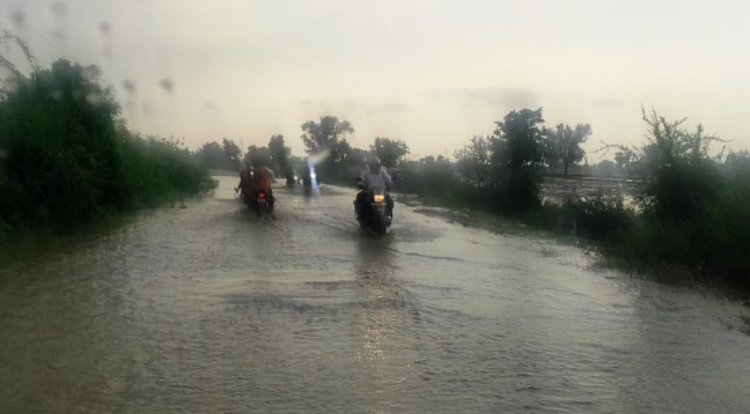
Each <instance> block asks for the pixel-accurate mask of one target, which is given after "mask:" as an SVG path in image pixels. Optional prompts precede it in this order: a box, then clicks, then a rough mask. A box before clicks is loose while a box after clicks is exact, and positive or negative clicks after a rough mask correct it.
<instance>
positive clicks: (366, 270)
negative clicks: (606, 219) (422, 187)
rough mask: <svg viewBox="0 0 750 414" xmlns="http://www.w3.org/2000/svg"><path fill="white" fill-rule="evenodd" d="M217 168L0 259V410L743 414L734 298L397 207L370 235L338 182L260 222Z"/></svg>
mask: <svg viewBox="0 0 750 414" xmlns="http://www.w3.org/2000/svg"><path fill="white" fill-rule="evenodd" d="M220 181H221V187H220V188H219V189H218V190H217V192H216V194H215V195H214V196H213V197H207V198H205V199H202V200H196V201H192V202H188V205H187V208H184V209H180V208H165V209H160V210H157V211H154V212H150V213H144V214H142V215H140V216H138V217H137V218H135V219H133V220H132V221H131V222H130V223H129V224H127V225H124V226H121V227H119V228H117V229H114V230H110V231H108V232H106V233H104V234H100V235H98V236H96V237H86V238H84V239H82V240H74V241H71V240H68V239H66V242H65V243H64V244H65V245H62V246H54V247H48V248H45V249H42V251H37V252H34V254H33V255H32V254H28V253H27V254H18V255H17V257H15V258H13V259H7V258H6V259H5V261H4V263H3V264H2V265H0V412H2V413H70V412H73V413H79V412H83V413H248V412H258V413H276V412H319V413H416V412H424V413H455V412H472V413H474V412H476V413H481V412H531V413H537V412H539V413H541V412H569V413H581V412H594V413H631V412H632V413H646V412H659V413H671V412H675V413H680V412H685V413H738V412H750V337H748V336H747V335H746V334H744V333H743V332H742V328H741V318H740V317H741V315H743V313H744V314H747V313H749V312H748V311H749V310H748V309H746V308H744V307H742V306H741V305H738V304H736V303H733V302H731V301H728V300H724V299H720V298H717V297H716V296H715V295H709V294H704V293H701V292H700V291H699V290H696V289H688V288H680V287H670V286H664V285H660V284H656V283H653V282H649V281H647V280H644V279H642V278H636V277H630V276H627V275H623V274H621V273H618V272H615V271H607V270H601V269H596V268H594V267H591V266H590V264H591V260H592V259H591V258H590V257H589V256H588V255H586V254H585V253H584V252H582V251H581V250H580V249H577V248H575V247H574V246H571V245H570V243H569V242H568V243H567V244H565V243H562V242H558V241H555V240H552V239H549V238H545V237H543V236H539V235H534V234H525V233H518V232H516V233H514V234H494V233H491V232H487V231H484V230H481V229H474V228H467V227H462V226H460V225H455V224H451V223H449V222H446V221H444V220H442V219H440V218H437V217H428V216H425V215H422V214H418V213H417V212H415V211H414V210H413V209H411V208H409V207H406V206H403V205H399V204H397V206H396V216H395V222H394V227H393V229H392V233H391V234H390V235H389V236H387V237H386V238H384V239H381V240H376V239H372V238H370V237H368V236H366V235H365V234H363V233H362V232H361V231H360V230H359V229H358V228H357V227H356V225H355V224H354V221H353V217H352V216H353V213H352V199H353V194H350V193H346V192H344V191H343V190H337V191H334V190H330V191H328V194H324V195H323V196H321V197H317V198H310V199H308V198H305V197H303V196H302V195H301V194H300V195H298V194H296V193H293V192H289V191H287V190H277V198H278V203H277V217H278V220H276V221H261V222H257V221H256V220H255V219H254V217H252V216H251V215H249V214H247V212H246V211H245V210H243V209H242V207H241V205H240V203H239V202H238V201H237V200H236V199H235V198H234V194H233V192H232V190H231V186H232V185H233V184H235V182H234V181H235V180H234V179H231V178H221V179H220ZM32 256H33V258H34V260H32Z"/></svg>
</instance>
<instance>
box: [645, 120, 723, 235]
mask: <svg viewBox="0 0 750 414" xmlns="http://www.w3.org/2000/svg"><path fill="white" fill-rule="evenodd" d="M642 112H643V121H644V122H646V125H647V126H648V129H649V134H648V135H647V139H648V141H647V142H646V144H645V145H643V147H642V148H640V150H639V151H638V152H637V153H636V154H635V157H636V160H637V162H638V163H639V164H640V165H641V174H642V178H643V187H642V189H641V194H640V196H639V200H640V202H641V204H642V207H643V209H644V211H646V212H652V213H654V214H655V215H656V217H657V218H659V219H660V220H662V221H673V220H674V221H681V220H688V219H690V220H697V219H703V218H705V216H706V206H707V205H708V203H709V202H710V201H711V200H712V198H713V197H714V196H715V194H716V187H717V185H718V184H717V182H718V171H717V167H716V163H715V160H713V159H712V158H711V156H710V149H711V146H712V145H713V144H715V143H716V142H720V141H721V140H720V139H719V138H717V137H715V136H711V135H705V134H704V132H703V126H702V125H698V127H697V128H696V130H695V132H690V131H687V130H686V129H684V128H683V127H682V124H683V123H684V121H685V120H684V119H682V120H680V121H673V122H668V121H667V120H666V119H665V118H664V117H661V116H659V115H658V114H657V113H656V111H655V110H653V109H652V110H651V112H650V113H647V112H646V111H645V109H642Z"/></svg>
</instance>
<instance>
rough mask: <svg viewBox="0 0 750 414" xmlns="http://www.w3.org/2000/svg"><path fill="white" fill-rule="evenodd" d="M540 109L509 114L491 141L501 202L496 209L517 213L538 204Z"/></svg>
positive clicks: (540, 153)
mask: <svg viewBox="0 0 750 414" xmlns="http://www.w3.org/2000/svg"><path fill="white" fill-rule="evenodd" d="M542 122H544V119H543V118H542V108H539V109H537V110H531V109H522V110H520V111H511V112H510V113H508V114H507V115H505V118H504V119H503V121H501V122H495V125H496V126H497V128H496V129H495V132H494V134H493V136H492V138H491V143H492V157H491V160H492V170H493V175H494V177H493V178H494V179H495V180H496V181H497V184H498V186H499V189H500V191H501V194H502V196H503V199H502V200H501V205H500V206H499V207H501V208H504V209H508V210H519V209H524V208H528V207H531V206H533V205H535V204H538V203H539V187H540V185H541V178H540V176H539V172H538V169H539V167H540V166H541V163H542V160H543V156H542V137H543V135H542V129H541V127H540V126H539V125H540V124H541V123H542Z"/></svg>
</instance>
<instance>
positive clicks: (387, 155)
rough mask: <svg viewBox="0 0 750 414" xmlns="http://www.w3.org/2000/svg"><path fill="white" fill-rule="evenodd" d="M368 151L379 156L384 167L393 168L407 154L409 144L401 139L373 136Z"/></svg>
mask: <svg viewBox="0 0 750 414" xmlns="http://www.w3.org/2000/svg"><path fill="white" fill-rule="evenodd" d="M370 151H371V152H372V153H373V154H374V155H376V156H377V157H378V158H380V162H381V163H382V164H383V165H384V166H385V167H387V168H394V167H398V165H399V164H400V163H401V161H402V160H403V158H404V157H405V156H407V155H408V154H409V146H408V145H406V143H405V142H404V141H401V140H394V139H390V138H375V142H374V143H373V144H372V145H370Z"/></svg>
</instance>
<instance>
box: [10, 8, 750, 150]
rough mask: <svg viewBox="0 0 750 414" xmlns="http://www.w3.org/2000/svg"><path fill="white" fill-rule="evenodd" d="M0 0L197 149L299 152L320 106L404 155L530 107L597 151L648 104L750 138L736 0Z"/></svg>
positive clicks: (36, 47)
mask: <svg viewBox="0 0 750 414" xmlns="http://www.w3.org/2000/svg"><path fill="white" fill-rule="evenodd" d="M0 12H1V13H2V16H0V18H1V20H0V27H1V28H3V29H7V30H10V31H12V32H14V33H17V34H19V35H20V36H22V37H23V38H25V39H27V40H28V42H29V43H30V44H31V46H32V49H33V51H34V52H35V54H36V55H37V56H38V57H39V58H40V60H41V61H42V62H43V63H49V62H51V61H52V60H54V59H56V58H60V57H65V58H68V59H71V60H75V61H77V62H80V63H83V64H90V63H94V64H97V65H100V66H101V67H102V69H103V72H104V78H105V80H106V81H107V82H109V83H111V84H112V85H114V86H115V87H116V89H117V91H118V96H119V98H120V101H121V102H122V103H123V106H124V109H123V115H124V116H125V117H126V118H127V119H128V121H129V125H130V126H131V127H132V128H133V129H135V130H138V131H141V132H144V133H152V134H160V135H167V136H176V137H185V140H186V142H187V144H188V145H189V146H190V147H193V148H195V147H197V146H199V145H200V144H202V143H203V142H206V141H211V140H216V139H218V138H220V137H222V136H227V137H231V138H233V139H235V140H236V141H237V142H238V143H239V142H240V141H242V143H244V145H245V146H248V145H250V144H265V143H266V142H267V141H268V138H269V137H270V136H271V135H272V134H278V133H281V134H283V135H284V136H285V137H286V139H287V142H288V143H289V144H290V145H291V146H292V147H293V149H294V150H295V152H296V153H298V154H299V153H300V152H301V150H302V145H301V142H300V139H299V135H300V128H299V126H300V124H302V123H303V122H304V121H307V120H309V119H317V118H318V117H319V116H321V115H326V114H330V115H336V116H338V117H340V118H344V119H347V120H349V121H350V122H351V123H352V125H353V126H354V128H355V130H356V133H355V134H354V136H353V137H351V139H350V140H351V141H352V143H353V144H354V145H357V146H362V147H365V146H367V145H369V143H370V142H372V140H373V139H374V138H375V137H376V136H388V137H393V138H400V139H404V140H405V141H407V142H408V144H409V145H410V146H411V148H412V152H413V154H414V156H415V157H419V156H423V155H428V154H447V155H450V154H452V153H453V151H454V150H455V149H456V148H458V147H460V146H462V145H463V144H464V143H465V142H467V141H468V140H469V139H470V138H471V136H472V135H478V134H481V135H484V134H488V133H490V132H492V130H493V128H494V125H493V121H496V120H499V119H501V118H502V116H503V115H504V114H505V113H507V112H508V111H509V110H511V109H520V108H522V107H530V108H536V107H540V106H541V107H543V108H544V117H545V119H546V120H547V123H548V124H549V125H553V124H555V123H558V122H566V123H570V124H575V123H579V122H586V123H591V124H592V127H593V131H594V135H593V138H592V139H591V140H590V142H589V144H587V149H589V150H590V151H593V150H595V149H597V148H598V147H600V143H601V141H602V140H604V141H606V142H608V143H634V142H637V141H639V140H641V139H642V136H643V132H644V128H643V125H642V123H641V121H640V106H641V104H642V103H643V104H644V105H646V106H647V107H651V106H653V107H655V108H656V109H657V110H659V111H660V112H662V113H663V114H665V115H667V116H668V117H674V118H681V117H687V118H688V121H689V123H690V124H691V125H692V124H695V123H697V122H698V121H700V122H702V123H703V124H704V125H705V126H706V128H707V130H708V131H709V132H714V133H716V134H718V135H720V136H722V137H723V138H726V139H730V140H732V141H733V142H732V144H731V146H732V147H733V148H737V149H741V148H747V147H748V146H750V145H748V144H750V134H749V133H750V121H748V116H747V114H746V108H747V107H748V100H750V76H749V75H748V74H750V53H748V45H750V25H749V24H748V18H750V1H747V0H735V1H729V0H711V1H709V0H700V1H695V0H619V1H615V0H565V1H563V0H461V1H453V0H450V1H449V0H379V1H358V0H317V1H313V0H298V1H291V0H213V1H208V0H205V1H204V0H149V1H146V0H128V1H125V0H122V1H106V0H69V1H65V2H54V1H44V0H33V1H32V0H0ZM162 79H168V80H169V82H170V83H171V85H172V86H173V88H172V91H171V93H170V92H169V91H168V89H169V88H168V87H165V86H164V85H161V86H160V82H161V81H162ZM125 81H130V82H131V83H132V85H134V86H135V88H134V90H133V89H131V91H132V93H130V92H128V89H127V88H126V87H125V86H124V85H125V83H124V82H125ZM596 158H597V157H592V159H596Z"/></svg>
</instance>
